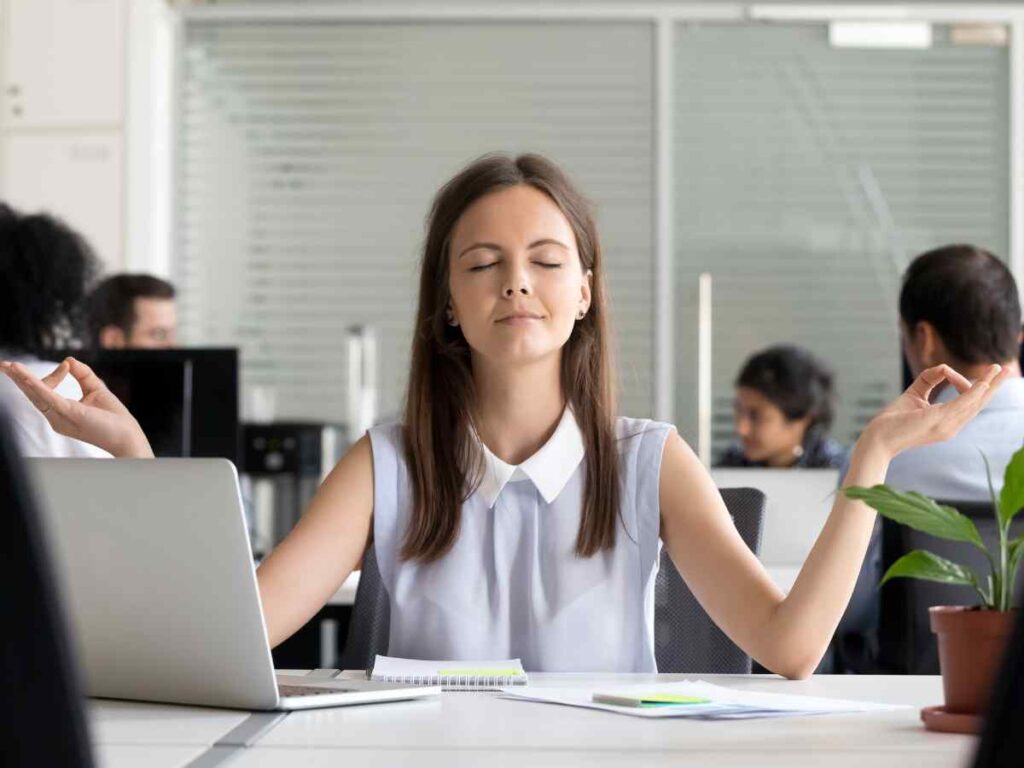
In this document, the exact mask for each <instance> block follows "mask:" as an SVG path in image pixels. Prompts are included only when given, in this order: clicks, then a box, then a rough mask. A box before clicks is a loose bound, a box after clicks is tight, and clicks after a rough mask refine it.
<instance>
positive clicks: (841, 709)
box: [502, 680, 905, 720]
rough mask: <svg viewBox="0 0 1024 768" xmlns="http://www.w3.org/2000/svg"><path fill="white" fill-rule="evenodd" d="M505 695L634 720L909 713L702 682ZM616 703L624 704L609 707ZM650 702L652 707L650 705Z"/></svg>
mask: <svg viewBox="0 0 1024 768" xmlns="http://www.w3.org/2000/svg"><path fill="white" fill-rule="evenodd" d="M502 693H503V698H509V699H518V700H521V701H536V702H542V703H546V704H563V705H566V706H570V707H586V708H588V709H600V710H604V711H606V712H618V713H619V714H623V715H632V716H633V717H690V718H696V719H702V720H744V719H749V718H761V717H797V716H802V715H827V714H839V713H851V712H885V711H888V710H893V709H904V708H905V706H904V705H895V704H877V703H873V702H866V701H850V700H846V699H822V698H817V697H814V696H791V695H787V694H781V693H759V692H754V691H741V690H736V689H734V688H725V687H722V686H720V685H713V684H711V683H708V682H705V681H703V680H698V681H695V682H690V681H685V682H679V683H655V684H653V685H628V686H611V687H608V688H599V689H587V688H541V687H529V686H527V687H526V688H520V689H504V690H503V691H502ZM615 700H620V701H622V702H623V704H610V703H607V702H609V701H615ZM627 702H628V703H627ZM635 702H640V703H639V704H638V703H635ZM648 703H650V704H653V705H654V706H646V704H648Z"/></svg>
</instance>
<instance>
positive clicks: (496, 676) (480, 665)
mask: <svg viewBox="0 0 1024 768" xmlns="http://www.w3.org/2000/svg"><path fill="white" fill-rule="evenodd" d="M367 676H368V677H369V678H370V679H371V680H376V681H377V682H382V683H406V684H411V685H440V686H441V687H442V688H443V689H444V690H446V691H494V690H500V689H504V688H506V687H507V686H517V685H526V683H527V678H526V672H524V671H523V663H522V662H521V661H520V660H519V659H506V660H503V661H423V660H420V659H398V658H395V657H393V656H377V658H376V661H374V663H373V669H372V670H368V671H367Z"/></svg>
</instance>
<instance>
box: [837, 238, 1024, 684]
mask: <svg viewBox="0 0 1024 768" xmlns="http://www.w3.org/2000/svg"><path fill="white" fill-rule="evenodd" d="M900 338H901V341H902V346H903V352H904V354H905V355H906V358H907V363H908V364H909V366H910V370H911V373H912V374H913V376H914V377H915V378H916V377H917V376H918V375H919V374H920V373H921V372H922V371H923V370H925V369H926V368H929V367H931V366H934V365H940V364H942V363H945V364H946V365H949V366H950V367H951V368H954V369H955V370H956V371H958V372H959V373H961V374H963V375H964V376H965V377H966V378H968V379H971V380H974V379H977V378H979V377H980V376H981V375H982V374H983V373H984V371H985V370H986V369H987V368H988V366H990V365H992V363H999V364H1000V365H1002V366H1003V367H1004V368H1009V369H1010V378H1008V379H1006V380H1005V381H1004V382H1003V384H1002V386H1000V388H999V391H997V392H996V393H995V395H994V396H993V398H992V400H991V401H989V403H988V405H986V406H985V408H984V409H982V411H981V412H980V413H978V415H977V416H975V417H974V419H973V420H972V421H971V422H970V423H969V424H967V425H966V426H965V427H964V428H963V429H962V430H960V433H959V434H958V435H957V436H956V437H954V438H952V439H950V440H947V441H945V442H942V443H933V444H931V445H926V446H922V447H920V448H913V449H911V450H909V451H905V452H904V453H901V454H900V455H899V456H897V457H896V458H895V459H893V460H892V463H891V464H890V465H889V471H888V474H887V475H886V478H885V482H886V484H887V485H889V486H891V487H893V488H896V489H897V490H901V491H917V492H918V493H923V494H924V495H926V496H929V497H931V498H933V499H941V500H943V501H988V499H989V487H988V476H987V474H986V472H985V464H984V460H983V459H982V457H981V453H984V454H985V457H986V458H987V459H988V461H989V463H990V465H991V467H992V481H993V484H994V486H995V490H996V493H997V494H998V493H999V490H1000V488H1001V487H1002V483H1003V472H1004V470H1005V469H1006V465H1007V464H1008V463H1009V461H1010V457H1011V456H1012V455H1013V453H1014V452H1015V451H1016V450H1018V449H1019V448H1020V447H1021V445H1022V444H1024V378H1021V369H1020V345H1021V308H1020V300H1019V297H1018V293H1017V284H1016V282H1015V281H1014V279H1013V275H1012V274H1011V273H1010V270H1009V269H1007V267H1006V265H1005V264H1003V263H1002V262H1001V261H1000V260H999V259H997V258H996V257H995V256H993V255H992V254H991V253H989V252H988V251H986V250H983V249H981V248H978V247H975V246H973V245H948V246H945V247H942V248H937V249H935V250H933V251H928V252H927V253H923V254H921V255H920V256H918V257H917V258H916V259H914V261H913V262H912V263H911V265H910V267H908V268H907V271H906V273H905V274H904V276H903V288H902V290H901V291H900ZM956 394H957V393H956V390H955V389H953V388H952V387H947V388H946V389H945V390H943V391H940V392H939V393H938V394H937V395H935V396H934V400H935V401H936V402H943V401H949V400H952V399H954V398H955V397H956ZM979 451H980V452H979ZM844 474H845V471H844V472H843V473H841V474H840V477H842V476H843V475H844ZM881 550H882V547H881V525H880V523H879V524H876V526H875V533H874V536H873V538H872V541H871V545H870V546H869V547H868V552H867V556H866V557H865V559H864V565H863V567H862V569H861V573H860V577H859V579H858V580H857V586H856V588H855V590H854V594H853V597H852V598H851V600H850V604H849V607H848V608H847V610H846V614H845V615H844V617H843V620H842V621H841V622H840V624H839V629H838V630H837V632H836V641H835V646H834V649H835V653H836V671H839V672H877V671H891V670H886V669H882V670H880V669H879V660H878V658H877V653H878V649H877V647H876V646H875V643H876V638H875V634H876V633H877V630H878V625H879V593H878V583H879V581H881V577H882V573H881V570H882V551H881Z"/></svg>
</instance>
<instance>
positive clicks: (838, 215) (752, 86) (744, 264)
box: [673, 24, 1010, 454]
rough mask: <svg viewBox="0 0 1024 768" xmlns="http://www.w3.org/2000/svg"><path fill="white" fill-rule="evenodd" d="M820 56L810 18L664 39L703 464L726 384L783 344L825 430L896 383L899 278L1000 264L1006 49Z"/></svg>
mask: <svg viewBox="0 0 1024 768" xmlns="http://www.w3.org/2000/svg"><path fill="white" fill-rule="evenodd" d="M932 32H933V39H932V43H931V45H930V46H929V47H927V48H922V49H906V50H900V49H895V50H893V49H888V50H885V49H883V50H873V49H864V48H836V47H834V46H833V45H832V44H830V41H829V27H828V25H827V24H803V25H796V24H788V25H768V24H755V25H751V24H736V25H692V24H691V25H680V26H679V27H677V29H676V34H675V48H674V61H675V65H676V69H675V111H674V115H675V121H674V123H675V131H674V136H673V144H674V152H673V154H674V157H675V165H674V169H675V176H674V180H675V208H674V210H675V216H674V219H673V222H674V225H675V265H674V272H675V279H676V299H677V302H676V314H675V330H676V350H677V354H676V376H675V394H676V398H675V407H676V411H675V415H676V419H677V420H678V421H679V424H680V428H681V429H682V430H683V431H684V432H686V433H688V434H696V427H697V423H696V418H697V402H696V392H697V383H698V378H697V377H698V372H697V369H696V366H695V364H694V363H695V361H696V360H697V351H698V350H697V339H698V334H697V329H696V326H697V322H698V312H697V296H698V292H697V291H698V289H697V281H698V276H699V275H700V274H701V273H708V274H710V275H711V278H712V286H711V313H710V314H711V339H712V342H711V361H712V362H711V366H712V367H711V381H712V390H711V391H712V441H713V446H712V453H713V454H717V453H718V452H719V451H720V450H721V449H722V448H724V447H725V445H726V444H727V443H728V441H729V440H730V438H731V435H732V399H733V395H732V382H733V381H734V379H735V377H736V374H737V372H738V371H739V368H740V367H741V366H742V364H743V362H744V360H745V359H746V358H747V356H749V355H750V354H751V353H752V352H754V351H755V350H759V349H762V348H764V347H767V346H769V345H772V344H777V343H782V342H785V343H793V344H799V345H801V346H803V347H806V348H808V349H810V350H812V351H813V352H815V353H817V354H818V355H819V356H820V357H821V358H822V359H823V360H825V361H826V362H827V363H829V364H830V365H831V366H832V368H833V369H834V370H835V373H836V380H837V383H838V390H839V396H840V404H839V409H838V413H837V421H836V424H835V425H834V427H833V436H835V437H836V438H837V439H838V440H840V442H846V443H849V442H852V441H853V440H855V439H856V437H857V435H858V434H859V432H860V429H861V428H862V426H863V424H864V423H865V421H866V420H867V419H868V418H870V417H871V416H872V415H873V414H874V413H875V412H877V410H878V409H879V408H880V407H881V406H882V405H883V404H884V403H885V402H887V401H888V400H889V399H891V398H892V397H894V396H895V395H896V394H897V393H898V390H899V387H900V383H901V366H900V360H901V358H900V349H899V337H898V325H897V323H898V307H897V305H898V296H899V290H900V277H901V275H902V273H903V271H904V269H905V268H906V266H907V264H908V263H909V261H910V260H911V259H912V258H913V257H914V256H915V255H916V254H918V253H921V252H923V251H925V250H927V249H929V248H933V247H936V246H940V245H944V244H948V243H954V242H969V243H974V244H977V245H980V246H983V247H985V248H989V249H991V250H992V251H993V252H994V253H996V254H999V255H1000V256H1001V257H1004V258H1006V257H1008V255H1009V234H1010V229H1009V227H1010V224H1009V222H1010V202H1009V201H1010V170H1009V169H1010V158H1009V153H1010V103H1009V102H1010V87H1009V55H1008V51H1007V48H1006V47H1005V46H1001V45H995V46H993V45H978V44H969V45H967V44H957V43H955V42H954V41H953V40H952V39H951V30H950V27H948V26H943V25H932Z"/></svg>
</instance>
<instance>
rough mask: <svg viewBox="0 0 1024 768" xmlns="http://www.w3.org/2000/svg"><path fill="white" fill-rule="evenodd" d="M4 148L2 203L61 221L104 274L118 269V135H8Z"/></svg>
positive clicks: (116, 133)
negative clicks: (84, 244) (85, 245)
mask: <svg viewBox="0 0 1024 768" xmlns="http://www.w3.org/2000/svg"><path fill="white" fill-rule="evenodd" d="M2 144H3V160H2V162H3V165H2V168H3V176H2V181H0V189H2V190H3V198H4V200H6V201H8V202H9V203H10V204H11V205H13V206H15V207H16V208H18V209H22V210H26V211H33V210H45V211H48V212H50V213H54V214H56V215H58V216H60V217H61V218H62V219H64V220H65V221H67V222H68V224H70V225H71V226H72V227H74V228H75V229H77V230H78V231H79V232H81V233H82V234H83V235H84V236H85V237H86V239H87V240H88V241H89V243H90V244H91V245H92V247H93V248H94V249H95V250H96V253H97V254H98V255H99V256H100V257H101V258H102V259H103V260H104V262H105V264H106V266H107V268H108V269H110V268H112V267H113V266H114V265H117V264H120V263H121V242H122V231H123V228H122V211H123V206H122V200H123V195H122V186H123V173H122V165H121V153H122V146H121V145H122V139H121V133H120V131H75V132H73V133H64V132H60V133H49V132H38V133H37V132H35V131H27V132H23V131H11V132H7V133H5V134H4V136H3V141H2Z"/></svg>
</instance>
